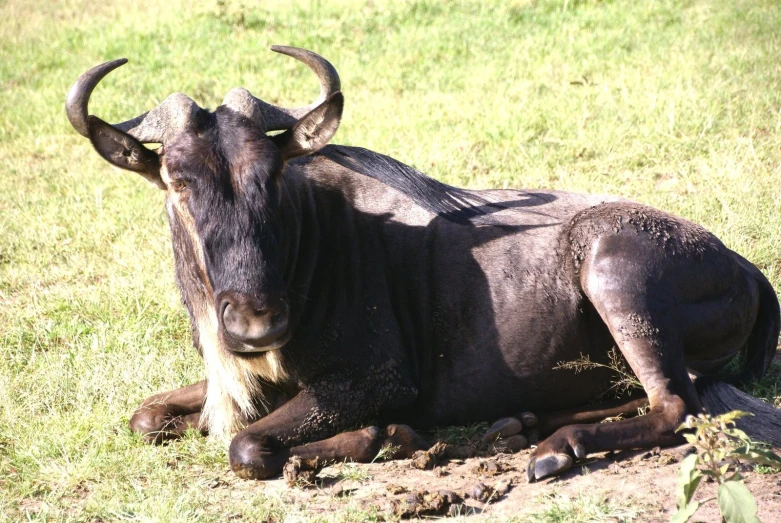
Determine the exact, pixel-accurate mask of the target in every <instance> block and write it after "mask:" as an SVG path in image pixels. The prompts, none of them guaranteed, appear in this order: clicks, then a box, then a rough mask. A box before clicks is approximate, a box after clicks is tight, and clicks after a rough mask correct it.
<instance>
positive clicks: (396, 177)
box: [320, 145, 505, 223]
mask: <svg viewBox="0 0 781 523" xmlns="http://www.w3.org/2000/svg"><path fill="white" fill-rule="evenodd" d="M320 154H321V155H323V156H325V157H326V158H328V159H329V160H331V161H334V162H336V163H338V164H339V165H341V166H342V167H345V168H347V169H350V170H351V171H355V172H357V173H360V174H362V175H364V176H369V177H370V178H374V179H375V180H378V181H380V182H382V183H384V184H385V185H387V186H389V187H392V188H393V189H396V190H397V191H400V192H402V193H404V194H405V195H407V196H409V197H410V198H411V199H412V200H413V201H414V202H415V203H417V204H418V205H420V206H421V207H423V208H424V209H426V210H428V211H430V212H432V213H434V214H436V215H438V216H441V217H442V218H445V219H447V220H450V221H453V222H457V223H470V220H471V219H472V218H477V217H481V216H485V215H487V214H489V213H490V212H496V210H497V209H503V208H505V207H504V206H503V205H501V204H498V203H493V202H490V201H488V200H486V199H485V198H483V197H482V196H480V195H479V194H476V193H475V192H473V191H469V190H467V189H461V188H459V187H453V186H452V185H447V184H445V183H442V182H440V181H439V180H435V179H434V178H431V177H429V176H426V175H425V174H423V173H422V172H420V171H418V170H417V169H415V168H413V167H410V166H409V165H405V164H403V163H401V162H399V161H398V160H394V159H393V158H391V157H389V156H385V155H383V154H379V153H375V152H374V151H370V150H368V149H363V148H362V147H347V146H344V145H328V146H326V147H324V148H323V149H321V150H320ZM491 208H493V210H489V209H491Z"/></svg>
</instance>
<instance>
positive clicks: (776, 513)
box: [213, 446, 781, 522]
mask: <svg viewBox="0 0 781 523" xmlns="http://www.w3.org/2000/svg"><path fill="white" fill-rule="evenodd" d="M691 450H692V448H691V447H689V446H682V447H676V448H671V449H662V450H659V449H654V450H652V451H639V452H621V453H607V454H601V455H598V456H596V457H591V458H589V459H588V460H585V461H584V462H583V463H579V464H577V465H576V466H574V467H573V468H572V469H570V470H569V471H568V472H566V473H565V474H563V475H561V476H559V477H557V478H551V479H546V480H543V481H541V482H537V483H531V484H530V483H527V481H526V475H525V469H526V464H527V463H528V460H529V456H530V454H531V450H524V451H521V452H519V453H517V454H497V455H496V456H493V457H488V458H469V459H465V460H458V459H456V460H451V461H449V462H442V463H441V465H439V466H437V467H435V468H434V469H432V470H418V469H416V468H413V467H412V466H411V460H397V461H390V462H383V463H372V464H368V465H360V464H352V463H350V464H337V465H334V466H331V467H327V468H325V469H323V470H322V471H320V473H319V474H318V476H317V479H316V480H315V482H314V484H311V485H308V486H294V487H290V486H288V485H287V484H286V482H285V481H284V480H283V479H281V478H280V479H276V480H272V481H266V482H246V481H241V480H238V479H237V478H235V477H234V476H232V475H231V474H229V473H227V474H226V475H225V476H224V477H222V478H219V479H218V480H216V481H215V483H214V485H213V488H216V489H231V490H232V491H233V492H231V494H230V495H232V496H234V497H236V496H243V495H252V494H253V493H255V494H256V493H259V492H262V493H263V494H264V495H266V496H273V497H279V499H280V500H281V501H282V502H283V503H285V504H288V505H289V504H295V505H298V506H301V507H303V508H304V510H305V513H306V514H307V515H311V516H314V517H316V516H320V517H322V516H324V515H328V514H329V513H331V512H333V511H335V510H338V509H340V508H343V507H344V504H345V500H348V499H349V500H350V501H351V503H352V504H353V505H357V506H358V507H359V508H360V510H374V509H376V510H377V511H379V514H378V516H379V519H386V520H397V519H400V518H401V519H418V518H425V517H426V516H434V515H438V516H439V517H442V516H446V515H451V516H454V515H458V516H462V517H464V516H465V517H466V518H467V519H473V518H474V519H481V518H485V517H489V518H491V519H499V520H503V519H506V518H512V517H516V516H517V517H520V519H521V520H524V519H527V518H528V519H531V520H536V519H542V516H541V515H540V514H541V513H544V511H545V508H546V506H548V508H550V504H551V502H552V501H554V502H555V499H557V498H558V499H562V498H563V499H566V498H570V499H575V498H581V499H582V498H583V497H586V498H588V499H589V500H590V502H592V503H593V502H594V500H598V501H601V502H605V503H606V504H607V506H610V507H613V508H614V510H615V512H614V515H613V516H608V517H607V519H608V520H613V521H619V520H624V519H628V520H635V521H669V520H670V517H671V516H672V514H673V513H674V512H675V499H676V497H675V496H676V494H675V492H676V484H677V479H678V469H679V462H680V460H681V459H683V457H684V456H685V455H686V454H687V453H688V452H689V451H691ZM744 468H745V470H744V471H743V472H742V473H743V475H744V478H745V482H746V485H747V486H748V488H749V489H750V490H751V492H752V493H753V494H754V496H755V497H756V499H757V503H758V505H759V514H758V515H759V518H760V519H761V520H762V521H763V522H772V521H781V474H778V473H776V474H760V473H757V472H754V470H753V467H748V466H747V467H744ZM481 485H482V486H481ZM715 492H716V489H715V484H712V483H711V484H708V483H705V482H703V484H702V485H701V486H700V488H699V489H698V491H697V493H696V495H695V499H697V500H699V501H701V502H703V501H705V500H709V499H711V500H715V495H716V494H715ZM461 500H463V501H461ZM561 520H562V521H566V520H569V518H567V517H566V516H565V517H564V519H561ZM692 520H693V521H720V520H721V517H720V515H719V512H718V507H717V505H716V502H715V501H710V502H707V503H704V504H703V506H702V507H701V508H700V510H699V511H698V512H697V514H696V515H695V517H694V518H693V519H692Z"/></svg>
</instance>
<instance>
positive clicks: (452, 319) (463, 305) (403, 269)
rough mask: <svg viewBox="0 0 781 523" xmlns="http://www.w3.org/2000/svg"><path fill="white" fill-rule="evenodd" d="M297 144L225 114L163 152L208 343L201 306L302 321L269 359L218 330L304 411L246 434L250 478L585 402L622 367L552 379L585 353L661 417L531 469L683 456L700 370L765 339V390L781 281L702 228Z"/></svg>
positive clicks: (243, 470) (696, 408)
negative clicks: (615, 457) (674, 451)
mask: <svg viewBox="0 0 781 523" xmlns="http://www.w3.org/2000/svg"><path fill="white" fill-rule="evenodd" d="M284 143H285V141H284V140H277V141H276V143H275V141H272V139H269V138H267V137H266V136H265V135H263V134H262V133H260V132H259V131H257V130H256V129H255V128H254V127H252V125H251V123H250V122H249V120H247V119H245V118H243V117H240V116H237V115H235V114H231V113H230V111H228V110H227V109H225V108H219V109H218V110H217V111H216V113H214V114H213V115H209V116H208V117H207V118H204V120H203V127H202V128H200V129H197V130H194V131H192V132H186V133H183V134H182V135H180V136H179V137H178V138H176V139H175V140H174V141H173V142H172V143H171V144H166V151H165V153H164V154H163V156H162V158H161V159H162V165H163V166H164V167H165V168H166V169H167V171H168V173H169V176H170V178H171V181H169V182H167V183H174V182H175V181H176V180H181V181H182V183H183V184H184V185H185V186H186V189H182V192H181V194H182V196H180V198H181V200H180V205H186V209H188V210H189V211H188V212H189V214H190V215H191V216H192V217H193V220H194V224H195V230H196V233H197V240H198V242H197V243H199V245H196V244H194V243H193V242H192V241H191V240H192V237H191V236H190V237H188V236H187V232H186V231H185V230H184V226H183V225H181V224H179V223H178V222H177V220H178V218H177V217H176V215H172V216H173V217H172V225H171V226H172V231H173V232H174V234H173V237H174V252H175V255H176V260H177V261H176V262H177V274H178V281H179V284H180V286H181V287H182V294H183V297H184V300H185V303H186V304H187V306H188V309H189V311H190V315H191V318H192V319H193V325H194V332H195V334H196V337H199V338H200V339H203V338H204V335H203V333H200V334H199V333H198V332H197V329H198V328H199V327H198V325H199V322H203V321H205V320H203V318H204V315H206V314H207V312H208V311H204V310H200V309H199V307H201V309H202V308H203V307H202V306H195V305H193V303H195V302H198V303H201V304H203V303H209V304H210V306H212V307H215V308H216V313H215V316H216V317H217V318H223V316H224V317H226V318H227V317H230V316H231V315H229V314H228V315H225V313H224V310H225V307H226V306H227V305H225V303H224V302H225V300H228V301H229V302H230V303H228V305H230V306H232V307H236V308H237V307H239V306H244V305H243V302H242V303H238V302H237V301H236V300H235V297H233V296H234V295H233V294H231V293H239V294H240V295H241V296H249V298H247V299H251V300H254V302H253V307H252V308H251V309H252V310H254V311H255V312H256V313H257V314H261V313H264V314H265V311H266V310H267V309H269V308H271V309H272V310H276V309H273V307H274V306H275V305H274V304H279V303H284V306H285V308H284V309H279V310H285V311H287V312H285V315H286V320H285V321H286V323H285V329H284V334H280V336H281V337H280V338H278V339H283V340H285V342H284V345H283V346H282V347H281V348H277V347H274V349H275V350H269V351H267V352H253V351H257V350H264V349H265V348H267V347H265V346H263V344H260V343H256V345H255V346H254V348H248V347H249V345H248V344H247V343H243V342H242V343H239V342H237V341H236V337H235V336H233V335H231V334H230V333H229V334H226V332H225V325H223V320H222V319H221V320H220V322H221V323H220V325H219V332H218V337H219V346H218V347H217V350H219V351H222V352H220V354H223V356H222V357H224V358H233V359H234V360H235V361H238V362H241V364H242V365H245V364H246V365H247V368H251V366H252V365H255V364H256V363H257V362H260V361H266V360H262V359H263V358H270V357H271V356H269V354H270V353H272V352H273V353H274V358H276V360H274V361H276V362H277V363H276V365H277V367H275V368H276V369H284V372H281V371H279V372H277V373H276V374H274V373H272V372H271V371H269V372H268V373H267V374H268V375H264V376H262V378H263V380H264V382H265V384H266V385H263V386H261V388H264V387H265V386H267V385H269V384H273V385H274V386H275V387H277V389H278V390H282V391H284V397H285V398H287V397H291V399H290V400H289V401H287V403H284V404H281V403H282V402H281V401H276V402H275V403H274V405H280V404H281V406H279V408H276V410H273V411H272V412H270V414H268V415H267V416H265V417H262V418H260V419H258V420H257V421H254V420H255V419H257V418H251V419H246V420H245V421H247V422H252V421H254V423H251V424H250V425H249V426H247V427H246V428H245V429H244V430H243V431H241V432H240V433H239V434H238V435H237V436H236V437H235V438H234V440H233V442H232V444H231V449H230V459H231V464H232V467H233V469H234V470H235V471H236V472H237V473H238V474H239V475H241V476H243V477H250V478H262V477H268V476H270V475H274V474H277V473H278V472H279V471H280V470H281V467H282V464H283V463H284V461H285V460H286V459H287V458H288V456H289V455H290V454H291V453H295V454H299V455H304V456H306V455H312V454H316V453H321V454H322V453H325V454H328V455H329V456H330V457H338V455H344V454H345V453H347V454H349V453H348V452H347V451H344V450H343V449H344V448H347V447H349V448H351V449H353V451H354V452H353V451H351V452H353V455H358V456H363V457H365V456H368V455H370V454H372V452H373V451H374V449H376V448H377V447H378V445H379V444H380V442H383V441H386V442H393V441H396V440H394V439H393V438H399V437H402V436H399V434H402V435H404V436H403V437H404V438H406V437H407V433H406V432H404V431H403V430H400V429H398V428H395V426H392V427H394V428H392V429H391V428H389V429H387V430H386V431H385V432H380V431H376V430H368V431H358V432H356V433H348V435H346V436H339V437H338V438H337V439H335V440H329V441H330V442H331V443H328V444H326V443H321V444H317V445H316V446H314V447H313V446H308V445H312V444H313V442H317V441H319V440H324V439H326V438H330V437H332V436H335V435H337V434H339V433H341V432H343V431H345V430H347V429H348V428H351V427H355V426H360V425H363V424H365V423H367V421H368V420H371V419H379V420H382V421H383V422H385V423H408V424H410V425H412V426H414V427H416V428H427V427H432V426H436V425H447V424H466V423H473V422H478V421H493V420H495V419H496V418H499V417H502V416H507V415H512V414H515V413H518V412H521V411H555V410H560V409H571V408H574V407H578V406H582V405H585V404H587V403H589V402H591V401H594V400H596V399H598V398H599V397H600V395H601V394H602V393H604V392H605V391H606V390H607V389H609V388H610V385H611V383H610V380H611V377H612V376H611V373H610V372H607V371H604V370H593V371H588V372H582V373H578V374H576V373H574V372H572V371H568V370H554V368H555V367H556V366H557V364H559V363H560V362H566V361H572V360H576V359H579V358H580V357H582V356H588V357H589V358H591V360H592V361H595V362H603V363H605V362H607V358H608V356H607V354H608V352H609V350H610V349H611V348H612V347H614V346H618V348H619V349H620V351H621V353H622V354H623V356H624V357H625V358H626V360H627V362H628V364H629V365H630V367H631V368H632V370H633V371H634V372H635V374H636V375H637V376H638V378H639V379H640V381H641V382H642V384H643V385H644V387H645V390H646V392H647V394H648V400H649V403H650V407H651V408H650V412H649V414H648V415H646V416H643V417H640V418H635V419H630V420H623V421H619V422H615V423H610V424H587V423H583V424H578V425H569V426H567V427H563V428H562V429H559V430H558V431H556V432H555V433H554V434H553V435H551V436H550V437H549V438H548V439H546V440H545V441H543V442H542V443H541V444H540V446H539V447H538V451H537V455H536V458H535V460H533V462H532V463H531V466H530V477H536V478H540V477H544V476H546V475H549V474H553V473H556V472H560V471H561V470H563V469H565V468H567V467H569V466H570V465H571V464H572V462H573V459H574V458H580V457H584V456H585V455H586V454H587V453H589V452H597V451H602V450H612V449H621V448H639V447H652V446H656V445H669V444H674V443H677V442H679V441H680V435H679V434H676V433H675V429H676V428H677V427H678V426H679V425H680V423H681V422H682V421H683V420H684V418H685V416H686V415H687V414H688V413H696V412H700V411H701V410H702V408H703V405H702V403H701V400H700V396H699V395H698V394H697V391H696V390H695V388H694V386H693V384H692V382H691V380H690V378H689V376H688V374H687V371H686V368H687V366H688V367H690V368H693V369H695V370H698V371H700V372H702V373H711V374H712V373H713V372H715V371H717V370H718V369H719V368H720V367H722V366H723V365H725V364H726V363H727V362H728V361H729V360H730V359H731V358H732V357H734V356H735V355H737V354H738V353H739V351H740V350H741V348H743V347H744V346H746V344H747V342H748V353H747V354H748V361H749V362H750V365H749V369H748V372H749V373H750V374H752V375H754V376H761V375H762V374H763V373H764V372H765V370H766V368H767V366H768V364H769V362H770V359H771V358H772V355H773V354H774V351H775V346H776V342H777V339H778V332H779V309H778V302H777V300H776V298H775V294H774V292H773V290H772V288H771V287H770V285H769V283H768V282H767V280H766V279H765V277H764V276H763V275H762V274H761V273H760V272H759V271H758V270H757V269H756V268H755V267H754V266H753V265H751V264H750V263H749V262H747V261H746V260H744V259H743V258H742V257H740V256H739V255H738V254H736V253H734V252H732V251H730V250H729V249H727V248H726V247H725V246H724V245H723V244H722V243H721V242H720V241H719V240H718V239H716V238H715V237H714V236H712V235H711V234H710V233H708V232H707V231H705V230H704V229H702V228H701V227H699V226H697V225H694V224H692V223H690V222H688V221H686V220H683V219H680V218H676V217H673V216H671V215H669V214H666V213H664V212H662V211H658V210H655V209H652V208H649V207H646V206H643V205H640V204H637V203H633V202H628V201H624V200H620V199H616V198H605V197H601V196H591V195H581V194H571V193H564V192H553V191H537V192H525V191H513V190H508V191H481V192H477V191H467V190H464V189H456V188H452V187H449V186H446V185H444V184H441V183H439V182H436V181H434V180H431V179H429V178H426V177H425V176H423V175H422V174H420V173H418V172H417V171H415V170H414V169H411V168H409V167H407V166H404V165H403V164H400V163H399V162H396V161H395V160H392V159H390V158H387V157H384V156H381V155H378V154H376V153H372V152H370V151H366V150H363V149H355V148H349V147H340V146H328V147H326V148H324V149H322V150H320V152H315V153H314V154H309V155H305V156H302V157H301V158H297V159H293V160H290V161H288V162H287V163H285V162H283V158H284V157H286V156H285V153H284V151H280V150H279V148H278V145H283V144H284ZM283 148H284V147H283ZM296 154H298V153H296ZM177 187H182V186H178V185H177ZM170 198H173V196H171V197H170ZM181 202H184V203H181ZM177 238H179V239H177ZM188 238H189V239H188ZM188 242H190V243H191V244H192V245H190V246H187V245H186V244H187V243H188ZM198 249H202V251H203V256H204V260H205V268H204V270H202V271H200V272H199V270H198V269H194V268H193V267H194V266H195V267H197V266H198V263H199V262H198V261H197V260H195V259H194V258H197V257H198V256H197V251H198ZM204 271H205V276H204V274H203V272H204ZM239 294H237V295H239ZM221 296H228V298H225V299H222V298H221ZM210 300H211V301H210ZM230 300H234V301H230ZM269 304H271V305H269ZM280 307H281V306H280ZM258 311H261V312H258ZM269 314H271V313H269ZM274 314H281V313H274ZM274 317H276V316H274ZM280 332H281V330H280ZM250 345H251V344H250ZM225 361H227V360H225ZM231 361H233V360H231ZM269 361H270V360H269ZM263 365H266V364H265V363H264V364H263ZM269 365H270V364H269ZM263 368H266V367H263ZM272 375H274V376H277V377H276V378H274V379H272V378H270V376H272ZM277 389H275V390H277ZM199 390H200V389H199ZM210 390H211V389H210ZM253 390H255V389H253ZM703 391H704V392H706V394H705V397H706V398H709V397H710V396H709V394H716V395H717V396H718V395H721V392H720V391H722V389H721V388H719V387H710V388H707V389H703ZM204 394H206V395H208V394H211V392H208V393H204ZM732 396H734V394H731V395H730V397H732ZM277 399H278V398H277ZM733 399H734V397H733ZM190 403H193V402H190ZM706 403H707V402H706ZM733 403H735V402H733ZM737 403H739V405H738V406H741V407H746V408H749V409H751V408H752V405H753V406H754V407H756V403H751V404H750V403H747V402H745V401H739V402H737ZM725 408H726V407H725ZM766 410H767V413H766V414H767V415H768V416H774V417H775V418H774V419H778V418H779V415H778V411H777V410H775V409H766ZM763 412H764V411H763ZM762 435H763V437H768V438H769V439H771V441H773V442H775V443H779V442H781V436H779V435H778V434H776V435H775V438H770V437H771V436H773V434H766V433H763V434H762ZM345 442H347V443H345ZM353 444H354V446H353V447H350V445H353ZM329 445H336V447H334V446H331V447H329ZM343 445H347V447H344V446H343ZM358 447H360V449H359V450H360V451H355V449H356V448H358ZM324 448H329V449H331V451H329V452H326V451H325V450H323V449H324ZM335 448H338V449H341V450H338V451H337V450H334V449H335ZM356 452H357V454H356ZM340 453H341V454H340Z"/></svg>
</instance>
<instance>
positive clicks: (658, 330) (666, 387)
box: [527, 278, 702, 480]
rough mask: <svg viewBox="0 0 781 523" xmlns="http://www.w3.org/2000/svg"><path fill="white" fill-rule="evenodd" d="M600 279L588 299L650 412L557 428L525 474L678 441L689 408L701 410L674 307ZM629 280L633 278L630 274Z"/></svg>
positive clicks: (538, 476) (531, 476)
mask: <svg viewBox="0 0 781 523" xmlns="http://www.w3.org/2000/svg"><path fill="white" fill-rule="evenodd" d="M625 281H626V280H623V281H621V282H617V281H616V279H615V278H613V280H612V281H610V280H609V281H608V283H607V284H605V285H603V284H602V282H603V280H600V279H597V280H596V282H594V281H593V280H592V281H591V283H592V284H593V283H596V285H593V286H592V287H591V288H590V289H589V288H587V291H590V292H588V295H589V298H591V300H592V303H594V306H595V307H596V309H597V311H598V312H599V314H600V315H601V316H602V318H603V320H604V321H605V323H606V324H607V326H608V328H609V329H610V332H611V334H612V335H613V339H614V340H615V342H616V344H617V345H618V348H619V349H620V350H621V353H622V354H623V355H624V357H625V358H626V360H627V362H628V364H629V366H630V367H631V368H632V370H633V371H634V373H635V375H636V376H637V378H638V379H639V380H640V382H641V383H642V385H643V388H644V389H645V392H646V394H647V396H648V403H649V406H650V411H649V413H648V414H646V415H645V416H641V417H637V418H633V419H627V420H621V421H616V422H613V423H600V424H576V425H568V426H565V427H562V428H560V429H558V430H557V431H556V432H554V433H553V434H552V435H551V436H550V437H548V438H547V439H545V440H544V441H543V442H542V443H541V444H540V445H539V446H538V448H537V452H536V454H535V457H534V458H532V461H531V462H530V463H529V467H528V470H527V477H528V478H529V479H530V480H532V479H541V478H544V477H546V476H549V475H552V474H557V473H559V472H563V471H564V470H566V469H568V468H569V467H570V466H572V464H573V462H574V458H584V457H585V456H586V455H587V454H588V453H591V452H601V451H606V450H618V449H632V448H647V447H655V446H669V445H674V444H677V443H679V442H681V441H682V437H681V435H680V434H677V433H676V432H675V430H676V429H677V428H678V427H679V426H680V425H681V423H683V421H684V419H685V417H686V415H687V414H689V413H697V412H700V411H702V404H701V403H700V400H699V397H698V395H697V392H696V391H695V389H694V385H693V384H692V382H691V379H690V378H689V375H688V373H687V372H686V367H685V364H684V346H683V340H682V335H681V329H680V328H679V326H678V325H676V320H677V316H676V307H675V306H674V305H672V306H671V304H670V303H663V302H660V301H658V300H656V299H654V298H653V297H652V296H651V295H650V293H648V294H646V293H644V292H637V288H636V287H635V288H632V287H631V285H625ZM629 282H630V283H631V278H630V279H629Z"/></svg>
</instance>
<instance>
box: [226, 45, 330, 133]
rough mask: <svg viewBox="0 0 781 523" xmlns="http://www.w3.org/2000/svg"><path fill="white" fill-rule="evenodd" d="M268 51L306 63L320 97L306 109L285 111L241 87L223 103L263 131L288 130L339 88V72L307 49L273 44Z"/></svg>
mask: <svg viewBox="0 0 781 523" xmlns="http://www.w3.org/2000/svg"><path fill="white" fill-rule="evenodd" d="M271 50H272V51H275V52H277V53H281V54H285V55H288V56H291V57H293V58H295V59H296V60H299V61H300V62H303V63H304V64H306V65H307V67H309V68H310V69H311V70H312V71H313V72H314V73H315V75H317V79H318V80H319V81H320V96H319V97H318V98H317V100H315V101H314V102H312V103H311V104H309V105H307V106H304V107H295V108H292V109H288V108H285V107H278V106H276V105H272V104H269V103H266V102H264V101H263V100H261V99H259V98H255V97H254V96H253V95H252V94H251V93H250V92H249V91H247V90H246V89H243V88H240V87H237V88H235V89H231V90H230V91H229V92H228V94H227V95H226V96H225V99H224V100H223V102H222V104H223V105H225V106H227V107H229V108H231V109H233V110H234V111H237V112H239V113H241V114H243V115H244V116H246V117H247V118H249V119H250V120H252V121H253V122H255V123H256V124H257V125H258V126H259V127H260V128H261V129H263V131H264V132H268V131H282V130H286V129H290V128H291V127H293V125H295V123H296V122H297V121H298V120H300V119H301V118H302V117H303V116H304V115H306V114H307V113H308V112H309V111H311V110H312V109H314V108H315V107H317V106H318V105H320V104H321V103H323V102H324V101H326V100H327V99H328V98H329V97H330V96H331V95H333V94H334V93H336V92H337V91H339V90H341V88H342V86H341V82H340V80H339V73H337V72H336V69H335V68H334V66H333V65H331V63H330V62H329V61H328V60H326V59H325V58H323V57H322V56H320V55H318V54H316V53H313V52H312V51H307V50H306V49H300V48H298V47H287V46H284V45H272V46H271Z"/></svg>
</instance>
